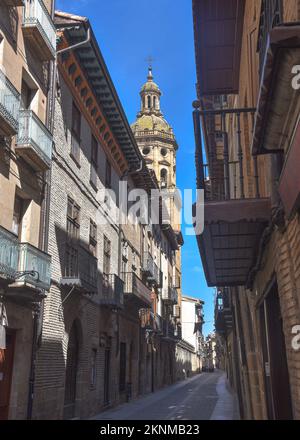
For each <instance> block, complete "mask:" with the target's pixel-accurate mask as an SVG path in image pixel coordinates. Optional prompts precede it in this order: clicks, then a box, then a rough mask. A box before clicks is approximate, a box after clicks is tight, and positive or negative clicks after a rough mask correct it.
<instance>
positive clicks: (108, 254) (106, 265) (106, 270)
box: [103, 235, 111, 275]
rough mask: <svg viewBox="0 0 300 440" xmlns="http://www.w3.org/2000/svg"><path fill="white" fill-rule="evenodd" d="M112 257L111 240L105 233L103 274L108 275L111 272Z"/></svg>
mask: <svg viewBox="0 0 300 440" xmlns="http://www.w3.org/2000/svg"><path fill="white" fill-rule="evenodd" d="M110 258H111V242H110V240H109V239H108V238H107V237H106V236H105V235H104V245H103V274H105V275H108V274H109V273H110Z"/></svg>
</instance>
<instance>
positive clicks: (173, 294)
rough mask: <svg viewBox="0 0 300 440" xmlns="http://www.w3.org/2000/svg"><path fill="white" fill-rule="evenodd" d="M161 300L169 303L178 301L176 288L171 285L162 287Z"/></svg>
mask: <svg viewBox="0 0 300 440" xmlns="http://www.w3.org/2000/svg"><path fill="white" fill-rule="evenodd" d="M162 300H163V301H165V302H168V303H170V304H177V303H178V292H177V289H175V287H171V286H168V287H164V288H163V289H162Z"/></svg>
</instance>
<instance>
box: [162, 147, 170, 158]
mask: <svg viewBox="0 0 300 440" xmlns="http://www.w3.org/2000/svg"><path fill="white" fill-rule="evenodd" d="M160 154H161V155H162V156H163V157H166V155H167V154H168V150H167V149H166V148H162V149H161V150H160Z"/></svg>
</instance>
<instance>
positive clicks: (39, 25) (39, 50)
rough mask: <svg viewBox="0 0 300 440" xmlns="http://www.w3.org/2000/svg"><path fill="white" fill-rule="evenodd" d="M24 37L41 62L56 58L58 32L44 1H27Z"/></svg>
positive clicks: (24, 17) (24, 16)
mask: <svg viewBox="0 0 300 440" xmlns="http://www.w3.org/2000/svg"><path fill="white" fill-rule="evenodd" d="M23 35H24V39H25V40H26V42H27V44H28V45H30V47H31V48H32V52H34V53H35V54H36V55H37V56H38V57H39V59H40V60H41V61H50V60H53V59H54V58H55V52H56V30H55V27H54V24H53V21H52V18H51V16H50V14H49V12H48V10H47V8H46V6H45V5H44V2H43V1H42V0H25V8H24V15H23Z"/></svg>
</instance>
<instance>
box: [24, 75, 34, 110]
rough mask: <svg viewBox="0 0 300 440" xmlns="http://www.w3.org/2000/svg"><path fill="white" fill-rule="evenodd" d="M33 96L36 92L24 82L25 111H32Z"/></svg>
mask: <svg viewBox="0 0 300 440" xmlns="http://www.w3.org/2000/svg"><path fill="white" fill-rule="evenodd" d="M33 95H34V91H33V90H32V89H31V88H30V87H29V85H28V84H27V83H26V82H25V81H24V80H22V89H21V109H23V110H29V109H30V107H31V102H32V99H33Z"/></svg>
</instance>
